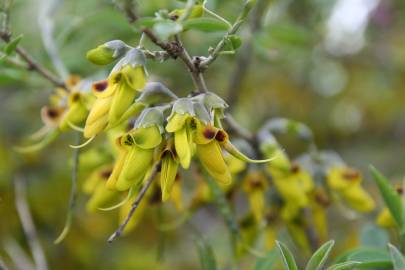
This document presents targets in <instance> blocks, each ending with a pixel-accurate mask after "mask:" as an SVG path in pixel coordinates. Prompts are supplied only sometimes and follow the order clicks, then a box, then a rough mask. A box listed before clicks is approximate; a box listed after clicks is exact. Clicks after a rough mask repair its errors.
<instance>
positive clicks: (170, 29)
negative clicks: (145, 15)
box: [153, 20, 183, 40]
mask: <svg viewBox="0 0 405 270" xmlns="http://www.w3.org/2000/svg"><path fill="white" fill-rule="evenodd" d="M153 30H154V31H155V33H156V34H157V35H158V36H159V38H160V39H162V40H167V39H168V38H169V37H171V36H173V35H176V34H178V33H180V32H181V31H182V30H183V27H182V26H181V24H179V23H177V22H175V21H172V20H161V21H158V22H157V23H155V24H154V25H153Z"/></svg>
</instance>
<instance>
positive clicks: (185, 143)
mask: <svg viewBox="0 0 405 270" xmlns="http://www.w3.org/2000/svg"><path fill="white" fill-rule="evenodd" d="M195 121H196V119H195V117H194V108H193V103H192V102H191V100H190V99H179V100H177V101H176V102H175V103H174V105H173V109H172V114H171V115H170V116H169V118H168V123H167V125H166V131H167V132H170V133H174V146H175V150H176V153H177V156H178V158H179V161H180V164H181V166H182V167H183V168H185V169H188V168H189V167H190V162H191V157H192V156H193V154H194V153H193V152H194V147H193V129H195Z"/></svg>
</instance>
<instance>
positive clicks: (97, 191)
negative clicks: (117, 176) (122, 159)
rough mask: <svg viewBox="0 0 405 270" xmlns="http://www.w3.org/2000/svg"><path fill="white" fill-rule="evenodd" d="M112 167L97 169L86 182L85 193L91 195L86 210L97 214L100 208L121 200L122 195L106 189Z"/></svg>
mask: <svg viewBox="0 0 405 270" xmlns="http://www.w3.org/2000/svg"><path fill="white" fill-rule="evenodd" d="M111 170H112V167H111V165H106V166H101V167H100V168H98V169H96V170H95V171H94V172H93V173H92V174H91V175H90V176H89V177H88V178H87V180H86V181H85V182H84V185H83V192H84V193H86V194H89V195H91V197H90V199H89V201H88V202H87V205H86V209H87V211H89V212H95V211H96V210H98V209H99V208H102V207H106V206H108V205H111V204H114V203H116V202H117V201H118V200H120V199H121V194H120V193H119V192H117V191H115V190H110V189H108V188H107V187H106V185H105V183H106V180H107V179H108V178H109V176H110V174H111Z"/></svg>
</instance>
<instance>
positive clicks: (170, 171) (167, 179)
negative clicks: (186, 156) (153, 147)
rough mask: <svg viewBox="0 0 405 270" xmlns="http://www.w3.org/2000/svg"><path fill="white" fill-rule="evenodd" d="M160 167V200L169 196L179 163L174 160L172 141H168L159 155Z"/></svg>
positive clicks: (164, 199) (165, 199)
mask: <svg viewBox="0 0 405 270" xmlns="http://www.w3.org/2000/svg"><path fill="white" fill-rule="evenodd" d="M161 160H162V169H161V173H160V183H161V188H162V201H167V200H168V199H169V198H170V196H171V191H172V188H173V185H174V182H175V179H176V175H177V168H178V167H179V163H178V161H177V160H176V156H175V152H174V147H173V142H172V141H169V142H168V144H167V146H166V148H165V149H164V150H163V152H162V155H161Z"/></svg>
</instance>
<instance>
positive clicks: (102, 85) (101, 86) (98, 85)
mask: <svg viewBox="0 0 405 270" xmlns="http://www.w3.org/2000/svg"><path fill="white" fill-rule="evenodd" d="M107 86H108V81H107V80H102V81H99V82H95V83H94V84H93V89H94V90H95V91H97V92H103V91H104V90H105V89H107Z"/></svg>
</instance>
